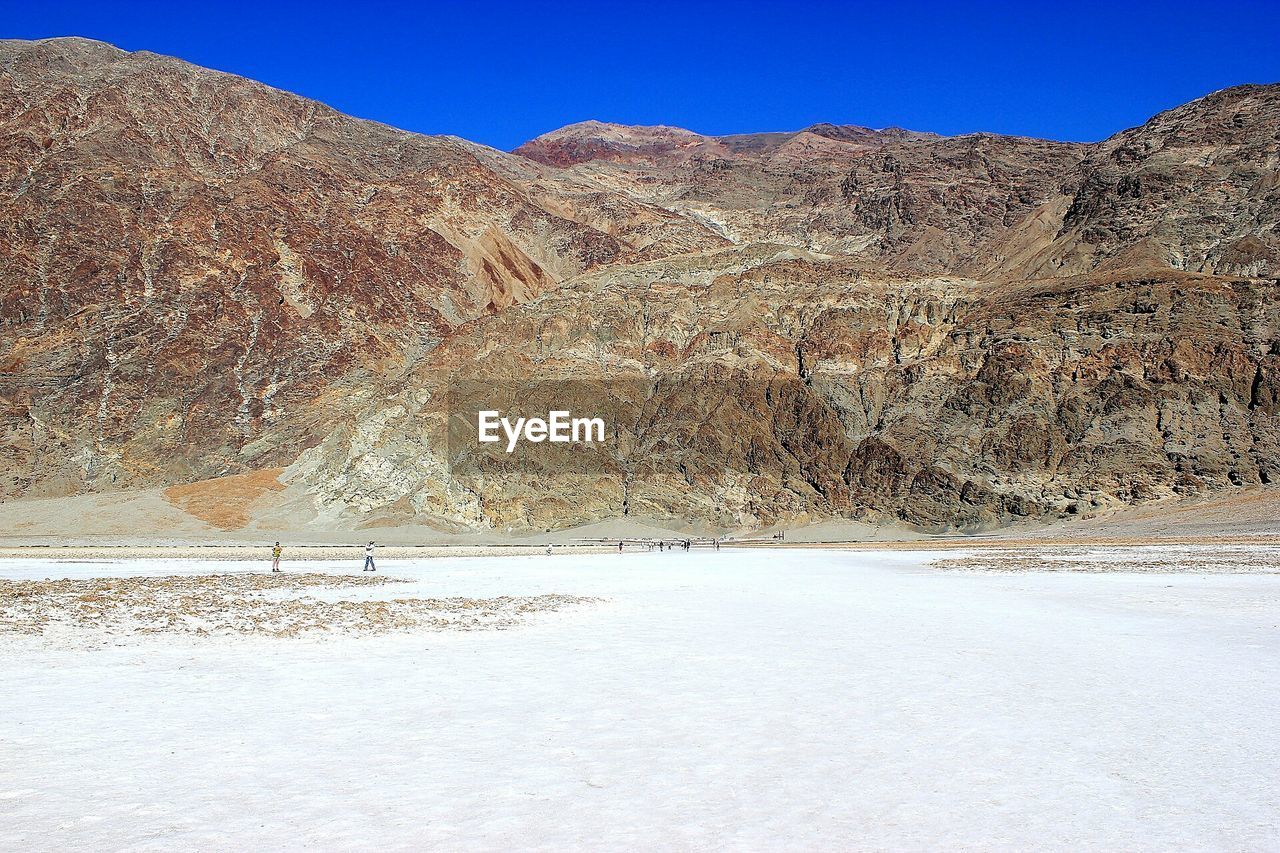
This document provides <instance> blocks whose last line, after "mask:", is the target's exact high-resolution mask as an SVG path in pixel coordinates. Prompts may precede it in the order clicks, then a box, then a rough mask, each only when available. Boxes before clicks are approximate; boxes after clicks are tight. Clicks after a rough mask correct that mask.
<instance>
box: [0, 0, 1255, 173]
mask: <svg viewBox="0 0 1280 853" xmlns="http://www.w3.org/2000/svg"><path fill="white" fill-rule="evenodd" d="M0 35H2V36H5V37H14V38H43V37H47V36H55V35H81V36H88V37H90V38H97V39H102V40H103V41H108V42H111V43H113V44H115V45H118V46H120V47H122V48H125V49H127V50H143V49H145V50H151V51H155V52H157V53H166V54H171V55H174V56H179V57H181V58H183V59H186V60H188V61H191V62H195V63H198V64H200V65H205V66H209V67H211V68H217V69H220V70H223V71H231V72H234V73H236V74H242V75H244V76H246V77H252V78H254V79H257V80H261V81H263V82H265V83H269V84H271V85H273V86H278V87H280V88H282V89H287V90H289V91H292V92H297V93H299V94H303V95H306V96H308V97H312V98H316V99H318V100H320V101H324V102H325V103H327V104H330V105H331V106H333V107H336V108H337V109H339V110H342V111H343V112H347V113H350V114H352V115H356V116H361V117H363V118H370V119H376V120H378V121H383V122H387V123H388V124H392V125H396V126H397V127H402V128H406V129H409V130H416V131H421V132H424V133H451V134H456V135H458V136H464V137H466V138H468V139H473V140H475V141H477V142H484V143H487V144H489V145H493V146H496V147H498V148H511V147H514V146H515V145H518V144H519V143H520V142H522V141H524V140H525V139H528V138H530V137H532V136H536V135H537V134H539V133H543V132H546V131H548V130H552V129H554V128H556V127H560V126H561V125H564V124H568V123H570V122H574V121H581V120H583V119H589V118H596V119H601V120H605V121H617V122H624V123H627V124H673V125H679V126H682V127H687V128H690V129H693V130H696V131H699V132H702V133H711V134H723V133H739V132H749V131H762V130H789V129H794V128H799V127H803V126H805V125H808V124H813V123H815V122H820V121H829V122H834V123H838V124H862V125H868V126H871V127H884V126H887V125H898V126H901V127H908V128H912V129H915V130H931V131H935V132H938V133H948V134H950V133H964V132H968V131H974V130H989V131H996V132H1001V133H1016V134H1024V135H1028V136H1041V137H1048V138H1053V139H1063V140H1086V141H1087V140H1096V139H1101V138H1103V137H1106V136H1109V135H1110V134H1112V133H1114V132H1116V131H1118V130H1121V129H1123V128H1125V127H1130V126H1133V125H1135V124H1140V123H1142V122H1143V121H1145V120H1146V119H1147V118H1149V117H1150V116H1151V115H1152V114H1154V113H1156V112H1159V111H1160V110H1162V109H1167V108H1169V107H1173V106H1176V105H1178V104H1181V103H1183V102H1185V101H1188V100H1191V99H1192V98H1195V97H1198V96H1200V95H1202V94H1205V93H1206V92H1209V91H1212V90H1214V89H1220V88H1222V87H1224V86H1230V85H1234V84H1236V83H1246V82H1253V83H1260V82H1276V81H1280V2H1275V0H1272V2H1256V3H1255V2H1250V3H1238V2H1219V3H1210V2H1202V3H1192V2H1180V0H1166V2H1159V3H1156V2H1126V0H1111V2H1105V3H1095V2H1066V0H1064V2H1057V3H1036V2H1022V3H985V4H979V3H954V4H948V3H926V2H920V3H911V2H894V0H880V2H875V3H862V2H855V3H814V2H803V0H796V2H777V3H761V2H751V0H743V2H737V3H733V2H697V0H685V2H678V3H673V2H665V0H657V2H647V3H646V2H643V0H637V2H629V3H622V2H618V3H608V2H599V3H585V2H584V3H557V2H538V0H523V2H514V3H511V2H506V0H491V2H486V3H476V4H469V3H433V2H423V3H413V4H410V3H406V4H390V3H377V2H374V3H361V2H359V0H351V2H349V3H336V2H325V0H316V2H311V3H296V4H295V3H272V2H267V1H266V0H264V1H263V2H256V3H240V2H225V3H223V2H214V3H187V2H185V0H174V2H172V3H154V4H153V3H133V4H130V3H111V2H106V0H99V2H68V0H48V2H39V0H0Z"/></svg>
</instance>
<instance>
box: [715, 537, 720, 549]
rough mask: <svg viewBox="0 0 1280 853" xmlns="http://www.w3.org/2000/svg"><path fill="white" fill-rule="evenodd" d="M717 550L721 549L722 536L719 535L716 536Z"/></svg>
mask: <svg viewBox="0 0 1280 853" xmlns="http://www.w3.org/2000/svg"><path fill="white" fill-rule="evenodd" d="M716 550H717V551H719V550H720V537H719V536H717V537H716Z"/></svg>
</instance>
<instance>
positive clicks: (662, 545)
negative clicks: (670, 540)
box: [658, 541, 667, 551]
mask: <svg viewBox="0 0 1280 853" xmlns="http://www.w3.org/2000/svg"><path fill="white" fill-rule="evenodd" d="M658 550H659V551H665V550H667V543H666V542H661V541H660V542H658Z"/></svg>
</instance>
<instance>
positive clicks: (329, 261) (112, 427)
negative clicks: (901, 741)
mask: <svg viewBox="0 0 1280 853" xmlns="http://www.w3.org/2000/svg"><path fill="white" fill-rule="evenodd" d="M0 184H2V185H3V187H4V191H5V195H4V201H3V202H2V203H0V242H2V243H3V247H4V251H3V252H0V314H2V316H3V325H0V442H2V444H3V448H4V457H3V460H2V461H0V495H2V496H4V497H6V498H9V499H13V498H19V497H42V496H58V495H72V494H81V493H88V492H104V491H112V490H120V489H130V488H142V487H169V486H175V485H180V484H189V483H193V482H197V481H203V480H207V479H210V478H217V477H225V476H227V475H243V474H250V473H251V472H261V471H267V470H274V469H284V473H283V474H281V475H280V480H281V481H282V484H283V485H285V486H287V488H284V489H282V490H277V489H274V488H273V489H270V490H264V491H269V492H270V493H271V494H276V493H277V492H278V494H279V495H280V496H281V497H280V498H279V500H280V501H286V502H287V503H288V506H289V507H290V515H289V519H291V521H290V522H289V523H308V524H313V525H325V526H345V527H348V528H351V527H360V526H368V525H384V526H385V525H404V524H428V525H431V526H434V527H437V528H443V529H458V530H460V529H486V528H494V527H498V528H513V529H528V528H538V529H542V528H546V527H559V526H565V525H568V524H574V523H583V522H588V521H592V520H597V519H602V518H613V517H624V516H625V517H632V518H637V519H646V520H659V521H660V520H672V519H681V520H684V521H687V522H689V523H691V524H693V525H694V526H700V527H703V528H708V529H710V528H715V529H739V528H749V527H759V526H764V525H768V524H773V523H778V522H788V521H792V520H806V519H815V518H822V517H828V516H842V517H849V518H858V519H867V520H871V521H897V522H906V523H910V524H913V525H917V526H920V527H922V528H924V529H941V528H946V527H958V528H975V527H979V526H989V525H998V524H1002V523H1006V522H1009V521H1011V520H1015V519H1053V518H1060V517H1069V516H1079V515H1089V514H1093V513H1097V512H1100V511H1102V510H1105V509H1107V508H1110V507H1114V506H1118V505H1124V504H1130V503H1137V502H1142V501H1145V500H1149V499H1154V498H1160V497H1165V496H1169V495H1175V494H1195V493H1201V492H1214V491H1219V490H1231V489H1236V488H1240V487H1242V486H1247V485H1250V484H1260V483H1268V482H1272V481H1273V480H1275V479H1276V478H1277V477H1280V445H1278V443H1277V442H1278V441H1280V436H1277V433H1276V427H1275V412H1276V406H1277V396H1278V395H1280V389H1278V388H1277V379H1276V376H1277V370H1278V369H1280V332H1278V328H1280V298H1278V297H1280V287H1278V285H1277V276H1280V225H1278V223H1280V86H1242V87H1238V88H1235V89H1230V90H1225V91H1223V92H1218V93H1214V94H1212V95H1209V96H1207V97H1205V98H1202V99H1200V100H1198V101H1195V102H1192V103H1191V104H1187V105H1186V106H1183V107H1180V108H1178V109H1176V110H1172V111H1170V112H1167V113H1163V114H1161V115H1159V116H1156V117H1155V118H1153V119H1152V120H1151V121H1150V122H1148V123H1147V124H1146V125H1144V126H1142V127H1140V128H1134V129H1132V130H1128V131H1124V132H1123V133H1120V134H1117V135H1116V136H1114V137H1112V138H1111V139H1108V140H1106V141H1104V142H1101V143H1098V144H1094V145H1080V144H1068V143H1056V142H1047V141H1041V140H1030V139H1019V138H1009V137H1001V136H994V135H990V134H977V135H970V136H964V137H954V138H948V137H939V136H935V135H932V134H923V133H914V132H910V131H903V130H897V129H889V130H870V129H866V128H857V127H837V126H830V125H819V126H814V127H810V128H806V129H805V130H802V131H798V132H794V133H764V134H752V135H740V136H729V137H706V136H701V135H698V134H695V133H692V132H689V131H685V130H680V129H677V128H631V127H621V126H616V125H606V124H601V123H598V122H586V123H583V124H580V125H573V126H570V127H568V128H564V129H562V130H560V131H556V132H555V133H552V134H548V135H547V136H543V137H539V138H538V139H535V140H532V141H530V142H528V143H526V144H525V145H523V146H521V147H520V148H519V149H517V150H516V151H515V152H513V153H510V154H508V153H503V152H498V151H494V150H492V149H488V148H485V147H483V146H479V145H475V144H472V143H468V142H465V141H463V140H458V139H453V138H441V137H424V136H420V135H415V134H410V133H404V132H401V131H397V130H393V129H391V128H387V127H384V126H382V125H377V124H373V123H370V122H364V121H359V120H355V119H351V118H348V117H345V116H342V115H340V114H338V113H335V112H334V111H332V110H330V109H328V108H326V107H323V106H322V105H319V104H316V103H314V102H311V101H307V100H305V99H301V98H297V97H295V96H292V95H288V94H286V93H282V92H279V91H276V90H273V89H270V88H267V87H265V86H261V85H259V84H256V83H252V82H250V81H246V80H243V79H241V78H237V77H234V76H231V75H226V74H220V73H217V72H211V71H207V70H204V69H200V68H196V67H194V66H191V65H188V64H186V63H183V62H180V61H178V60H174V59H169V58H165V57H160V56H155V55H152V54H146V53H133V54H130V53H125V52H123V51H119V50H116V49H115V48H111V47H109V46H107V45H103V44H100V43H96V42H89V41H85V40H80V39H57V40H50V41H44V42H14V41H9V42H0ZM460 389H462V390H460ZM460 394H461V395H462V396H463V397H465V398H466V399H462V400H459V395H460ZM483 399H501V400H505V401H506V402H509V403H512V404H517V403H518V404H519V405H524V406H532V407H534V408H536V407H537V406H542V409H543V410H544V411H545V409H546V408H547V407H549V406H551V405H552V404H555V405H557V406H559V405H565V401H566V400H568V401H569V404H570V405H573V407H574V408H576V409H578V410H590V411H591V412H592V413H593V414H595V413H599V414H601V415H603V416H606V417H607V419H608V421H609V424H610V429H611V436H610V441H609V442H607V443H606V445H604V446H602V447H599V448H596V449H595V450H594V451H593V452H589V453H581V454H579V455H576V456H572V457H565V456H563V455H559V456H557V455H556V454H555V453H554V452H552V451H551V450H550V449H549V448H547V447H542V448H537V449H536V451H535V452H533V453H532V454H529V455H526V456H524V457H522V458H520V459H519V460H511V459H503V458H499V457H487V456H484V455H476V454H475V453H474V450H475V448H469V447H464V446H462V445H460V444H459V443H458V442H457V441H456V439H455V437H454V436H453V435H452V433H451V429H452V428H453V425H452V424H451V419H450V415H451V414H452V415H454V420H456V419H457V415H458V414H459V413H460V412H468V411H472V410H473V408H474V404H477V403H479V402H481V401H482V400H483ZM544 404H545V405H544ZM469 406H470V407H471V408H468V407H469ZM255 477H257V479H261V477H260V476H258V475H255ZM274 477H275V475H274V473H273V474H272V479H273V481H274ZM251 479H252V478H251ZM257 479H254V480H253V481H254V482H257ZM219 482H220V483H222V485H221V486H219V487H218V488H220V489H223V490H225V487H226V485H227V483H234V482H239V480H230V481H219ZM184 488H186V489H187V491H190V488H191V487H186V486H184ZM196 488H197V490H198V489H199V488H201V487H199V486H197V487H196ZM187 491H184V492H183V493H182V495H183V499H184V500H186V499H188V497H189V496H188V495H187ZM175 494H176V493H175ZM175 500H177V498H175ZM273 506H279V502H277V504H273ZM272 512H277V515H275V516H273V515H272ZM244 518H245V521H242V522H239V523H248V524H250V525H253V524H260V525H262V526H271V525H272V524H283V523H285V522H284V521H282V520H281V519H283V518H284V516H283V515H279V514H278V511H277V510H272V511H270V512H268V511H266V510H263V511H262V512H259V513H258V514H257V515H256V516H255V514H254V512H252V511H250V510H246V512H245V513H244ZM299 519H301V522H299V521H298V520H299Z"/></svg>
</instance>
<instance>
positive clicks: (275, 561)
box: [271, 542, 280, 572]
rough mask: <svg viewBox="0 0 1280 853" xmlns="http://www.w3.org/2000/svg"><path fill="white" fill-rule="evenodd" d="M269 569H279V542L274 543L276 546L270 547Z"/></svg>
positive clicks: (274, 570) (276, 570)
mask: <svg viewBox="0 0 1280 853" xmlns="http://www.w3.org/2000/svg"><path fill="white" fill-rule="evenodd" d="M271 571H273V572H278V571H280V543H279V542H277V543H276V547H274V548H272V549H271Z"/></svg>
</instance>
